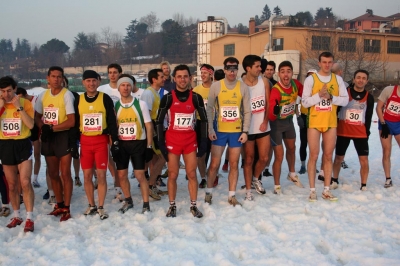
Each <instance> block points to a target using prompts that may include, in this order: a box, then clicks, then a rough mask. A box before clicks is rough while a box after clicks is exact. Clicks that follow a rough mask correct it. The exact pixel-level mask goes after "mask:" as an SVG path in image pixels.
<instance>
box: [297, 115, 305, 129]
mask: <svg viewBox="0 0 400 266" xmlns="http://www.w3.org/2000/svg"><path fill="white" fill-rule="evenodd" d="M297 125H299V128H300V129H303V128H304V120H303V118H302V117H301V116H298V117H297Z"/></svg>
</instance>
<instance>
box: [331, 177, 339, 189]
mask: <svg viewBox="0 0 400 266" xmlns="http://www.w3.org/2000/svg"><path fill="white" fill-rule="evenodd" d="M338 187H339V178H332V179H331V185H330V186H329V189H332V190H334V189H337V188H338Z"/></svg>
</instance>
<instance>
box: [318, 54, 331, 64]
mask: <svg viewBox="0 0 400 266" xmlns="http://www.w3.org/2000/svg"><path fill="white" fill-rule="evenodd" d="M321 57H326V58H329V57H332V59H335V57H334V56H333V54H332V53H331V52H322V53H321V54H320V55H319V56H318V62H321Z"/></svg>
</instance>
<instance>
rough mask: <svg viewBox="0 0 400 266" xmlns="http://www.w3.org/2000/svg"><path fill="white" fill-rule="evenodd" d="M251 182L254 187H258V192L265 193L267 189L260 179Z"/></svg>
mask: <svg viewBox="0 0 400 266" xmlns="http://www.w3.org/2000/svg"><path fill="white" fill-rule="evenodd" d="M251 184H252V185H253V186H254V188H255V189H256V191H257V193H258V194H261V195H263V194H265V189H264V187H263V185H262V183H261V181H260V180H258V179H257V180H253V181H252V182H251Z"/></svg>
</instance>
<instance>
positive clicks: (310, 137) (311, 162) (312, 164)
mask: <svg viewBox="0 0 400 266" xmlns="http://www.w3.org/2000/svg"><path fill="white" fill-rule="evenodd" d="M320 137H321V132H319V131H318V130H316V129H315V128H308V129H307V141H308V149H309V150H310V156H309V158H308V163H307V173H308V180H309V183H310V188H315V174H316V168H317V160H318V155H319V149H320Z"/></svg>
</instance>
